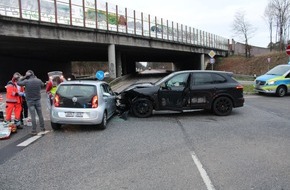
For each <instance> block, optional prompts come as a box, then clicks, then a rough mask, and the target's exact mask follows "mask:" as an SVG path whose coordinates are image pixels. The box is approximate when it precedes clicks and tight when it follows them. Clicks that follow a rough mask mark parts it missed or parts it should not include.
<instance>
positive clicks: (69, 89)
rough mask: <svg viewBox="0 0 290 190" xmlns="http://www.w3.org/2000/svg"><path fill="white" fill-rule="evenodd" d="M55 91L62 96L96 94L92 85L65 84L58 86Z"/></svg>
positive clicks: (88, 95)
mask: <svg viewBox="0 0 290 190" xmlns="http://www.w3.org/2000/svg"><path fill="white" fill-rule="evenodd" d="M57 93H58V94H59V95H60V96H63V97H74V96H75V97H90V96H92V95H94V94H96V87H95V86H94V85H82V84H65V85H61V86H59V88H58V90H57Z"/></svg>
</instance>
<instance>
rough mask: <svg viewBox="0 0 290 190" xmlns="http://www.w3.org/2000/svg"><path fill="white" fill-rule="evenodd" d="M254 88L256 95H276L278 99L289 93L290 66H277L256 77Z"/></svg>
mask: <svg viewBox="0 0 290 190" xmlns="http://www.w3.org/2000/svg"><path fill="white" fill-rule="evenodd" d="M254 87H255V91H256V92H258V93H265V94H276V95H277V96H279V97H282V96H285V95H286V94H287V93H290V64H288V65H287V64H284V65H278V66H276V67H274V68H273V69H271V70H269V71H268V72H267V73H266V74H264V75H261V76H259V77H257V78H256V80H255V83H254Z"/></svg>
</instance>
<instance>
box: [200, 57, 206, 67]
mask: <svg viewBox="0 0 290 190" xmlns="http://www.w3.org/2000/svg"><path fill="white" fill-rule="evenodd" d="M204 67H205V66H204V54H201V55H200V70H204Z"/></svg>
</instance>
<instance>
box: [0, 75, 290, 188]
mask: <svg viewBox="0 0 290 190" xmlns="http://www.w3.org/2000/svg"><path fill="white" fill-rule="evenodd" d="M138 80H139V79H138ZM140 80H141V79H140ZM152 80H153V79H152ZM118 88H121V87H118ZM245 98H246V103H245V106H244V107H242V108H237V109H234V110H233V113H232V114H231V115H230V116H227V117H219V116H215V115H212V114H210V113H207V112H204V111H196V112H189V113H164V112H163V113H160V112H159V113H155V114H154V115H153V116H152V117H150V118H146V119H140V118H135V117H132V116H130V115H129V117H128V119H127V120H123V119H121V118H119V117H118V116H115V117H113V118H112V119H110V120H109V123H108V128H107V129H106V130H104V131H101V130H97V129H95V128H93V127H83V126H69V125H68V126H64V127H63V129H62V130H60V131H50V132H49V133H47V134H45V135H42V136H41V135H40V136H39V139H37V140H36V141H34V142H33V143H31V144H29V145H28V146H17V145H19V144H20V143H22V142H23V141H25V140H26V139H28V138H29V136H28V135H27V133H28V132H29V130H30V129H29V128H28V127H26V128H25V129H23V130H19V132H18V133H17V134H14V135H13V136H12V138H11V139H9V140H6V141H0V144H1V146H0V171H1V172H0V189H1V190H2V189H3V190H4V189H5V190H10V189H11V190H14V189H15V190H18V189H21V190H26V189H27V190H28V189H29V190H30V189H48V190H50V189H56V190H58V189H62V190H63V189H70V190H72V189H89V190H90V189H102V190H104V189H110V190H112V189H118V190H119V189H134V190H135V189H138V190H139V189H158V190H159V189H166V190H167V189H197V190H210V189H212V190H213V189H220V190H251V189H254V190H282V189H283V190H286V189H290V160H289V157H290V146H289V145H290V119H289V113H290V106H288V105H289V102H290V96H286V97H283V98H278V97H273V96H258V95H246V96H245ZM46 127H47V129H49V130H51V129H50V126H49V120H47V121H46ZM3 144H4V145H3ZM3 155H6V156H3Z"/></svg>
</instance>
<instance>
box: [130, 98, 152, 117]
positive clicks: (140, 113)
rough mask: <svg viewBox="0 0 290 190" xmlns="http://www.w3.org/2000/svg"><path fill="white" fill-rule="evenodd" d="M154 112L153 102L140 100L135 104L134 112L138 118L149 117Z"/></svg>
mask: <svg viewBox="0 0 290 190" xmlns="http://www.w3.org/2000/svg"><path fill="white" fill-rule="evenodd" d="M152 111H153V105H152V102H151V101H150V100H148V99H146V98H138V99H137V100H136V101H135V102H134V103H133V107H132V112H133V114H134V115H135V116H136V117H141V118H145V117H149V116H150V115H151V114H152Z"/></svg>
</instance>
